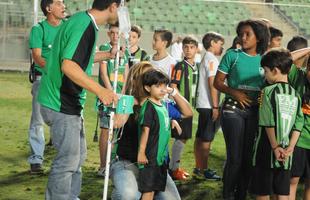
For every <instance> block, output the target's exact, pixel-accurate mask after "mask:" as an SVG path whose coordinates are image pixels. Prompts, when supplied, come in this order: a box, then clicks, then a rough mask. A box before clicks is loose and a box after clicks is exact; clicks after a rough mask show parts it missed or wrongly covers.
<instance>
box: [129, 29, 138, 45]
mask: <svg viewBox="0 0 310 200" xmlns="http://www.w3.org/2000/svg"><path fill="white" fill-rule="evenodd" d="M138 42H139V35H138V33H136V32H134V31H130V34H129V44H130V46H131V47H132V46H136V45H138Z"/></svg>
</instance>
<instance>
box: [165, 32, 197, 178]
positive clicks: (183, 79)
mask: <svg viewBox="0 0 310 200" xmlns="http://www.w3.org/2000/svg"><path fill="white" fill-rule="evenodd" d="M182 49H183V54H184V60H182V61H180V62H178V63H177V64H176V65H175V67H174V68H173V70H172V75H171V87H172V88H177V89H178V90H179V92H180V94H181V95H182V96H183V97H185V99H186V100H187V101H188V102H190V103H192V105H193V102H195V100H194V98H195V90H196V84H197V78H198V67H197V65H196V63H195V55H196V53H197V49H198V41H197V40H196V39H195V38H194V37H191V36H187V37H185V38H184V39H183V41H182ZM179 124H180V126H181V128H182V133H181V135H179V134H178V133H177V132H176V131H172V137H174V138H175V141H174V143H173V145H172V154H171V160H170V163H169V169H170V170H171V176H172V178H173V179H175V180H185V179H187V177H188V176H189V174H188V173H187V172H185V171H184V170H183V169H181V168H180V160H181V155H182V152H183V149H184V145H185V144H186V141H187V140H188V139H190V138H191V137H192V126H193V118H192V117H190V118H184V119H182V120H180V121H179Z"/></svg>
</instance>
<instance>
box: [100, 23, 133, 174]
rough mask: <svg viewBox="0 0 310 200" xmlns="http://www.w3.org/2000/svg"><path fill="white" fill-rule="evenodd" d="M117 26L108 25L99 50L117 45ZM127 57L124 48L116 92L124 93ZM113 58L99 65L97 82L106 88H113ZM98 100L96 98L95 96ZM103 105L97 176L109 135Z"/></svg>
mask: <svg viewBox="0 0 310 200" xmlns="http://www.w3.org/2000/svg"><path fill="white" fill-rule="evenodd" d="M118 32H119V27H118V24H117V23H116V24H113V25H110V26H109V31H108V37H109V39H110V42H108V43H106V44H103V45H101V46H100V47H99V50H100V51H105V52H108V51H110V50H111V49H112V47H113V46H117V43H118V39H119V35H118ZM128 57H129V52H128V51H127V50H126V51H125V54H124V55H123V56H122V57H121V58H120V63H119V66H118V80H117V88H116V93H118V94H121V93H122V94H124V91H123V90H124V84H125V82H126V79H127V74H128V70H129V68H128ZM114 66H115V59H109V60H107V61H102V62H101V63H100V67H99V75H100V76H99V77H98V79H99V83H100V85H102V86H104V87H105V88H107V89H110V90H113V81H114V72H115V67H114ZM97 100H98V98H97ZM103 108H104V107H103V106H99V108H98V111H99V116H100V128H101V131H100V137H99V154H100V167H99V170H98V175H99V176H104V175H105V166H106V156H107V155H106V154H107V146H108V137H109V121H110V118H109V113H107V112H105V111H103Z"/></svg>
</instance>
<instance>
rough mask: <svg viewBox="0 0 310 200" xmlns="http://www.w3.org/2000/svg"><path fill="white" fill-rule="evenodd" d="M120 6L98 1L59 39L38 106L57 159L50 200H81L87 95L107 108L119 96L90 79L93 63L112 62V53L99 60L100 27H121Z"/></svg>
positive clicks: (77, 16)
mask: <svg viewBox="0 0 310 200" xmlns="http://www.w3.org/2000/svg"><path fill="white" fill-rule="evenodd" d="M120 2H121V0H94V2H93V5H92V8H91V9H90V10H88V11H86V12H85V11H84V12H79V13H76V14H75V15H73V16H71V17H70V18H69V19H68V20H67V21H66V22H65V23H64V25H63V26H62V27H61V29H60V30H59V32H58V35H57V36H56V38H55V41H54V45H53V49H52V51H51V55H50V59H49V62H48V65H47V74H46V75H44V76H43V78H42V82H41V87H40V91H39V96H38V100H39V102H40V103H41V105H42V107H41V113H42V116H43V118H44V121H45V122H46V123H47V124H48V125H50V126H51V131H52V134H53V145H54V147H55V148H56V150H57V155H56V157H55V159H54V161H53V163H52V166H51V172H50V175H49V178H48V183H47V189H46V199H48V200H68V199H70V200H71V199H75V200H76V199H79V198H78V196H79V194H80V191H81V183H82V174H81V173H82V172H81V166H82V164H83V163H84V161H85V159H86V140H85V134H84V123H83V116H82V112H83V107H84V103H85V99H86V91H85V89H86V90H89V91H90V92H93V93H94V94H96V95H97V96H98V98H99V99H100V100H101V101H102V102H103V103H104V104H105V105H108V104H110V103H112V102H114V103H116V102H117V98H118V97H117V95H116V94H115V93H114V92H113V91H111V90H108V89H106V88H103V87H102V86H100V85H99V84H98V83H96V82H95V81H94V80H92V79H91V78H89V77H88V75H90V73H91V69H92V65H93V62H97V61H101V60H104V59H110V58H113V57H114V56H115V53H113V51H114V50H115V49H112V50H111V51H110V52H98V53H96V55H95V48H96V45H95V44H96V39H97V35H98V25H104V24H107V23H108V24H114V23H116V22H117V19H118V16H117V9H118V6H119V4H120Z"/></svg>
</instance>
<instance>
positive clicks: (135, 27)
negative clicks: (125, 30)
mask: <svg viewBox="0 0 310 200" xmlns="http://www.w3.org/2000/svg"><path fill="white" fill-rule="evenodd" d="M131 31H132V32H135V33H137V34H138V38H140V36H141V32H142V29H141V27H140V26H138V25H133V26H131Z"/></svg>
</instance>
